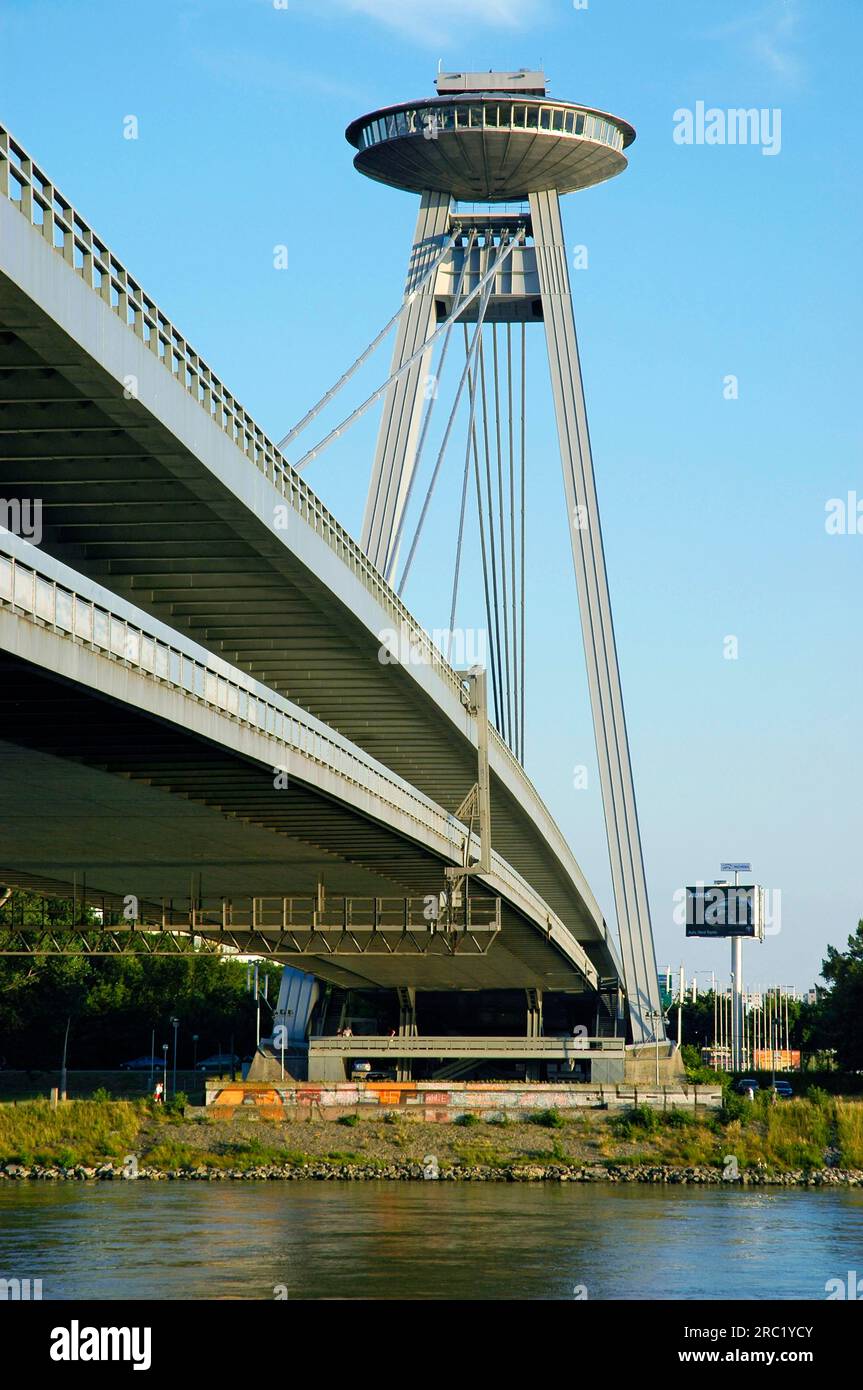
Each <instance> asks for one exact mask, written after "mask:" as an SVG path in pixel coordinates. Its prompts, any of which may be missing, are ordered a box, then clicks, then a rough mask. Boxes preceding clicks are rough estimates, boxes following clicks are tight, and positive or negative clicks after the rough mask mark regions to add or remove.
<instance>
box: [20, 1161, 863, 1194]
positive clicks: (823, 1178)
mask: <svg viewBox="0 0 863 1390" xmlns="http://www.w3.org/2000/svg"><path fill="white" fill-rule="evenodd" d="M432 1173H433V1174H434V1177H436V1178H437V1179H438V1180H439V1181H441V1182H558V1183H562V1182H572V1183H594V1182H602V1183H660V1184H671V1185H672V1186H673V1185H682V1186H689V1185H696V1186H699V1185H701V1186H711V1185H718V1186H722V1187H728V1186H735V1185H736V1186H738V1187H771V1186H772V1187H807V1188H811V1187H863V1171H860V1170H855V1169H849V1170H844V1169H837V1168H821V1169H816V1170H814V1171H806V1170H804V1169H799V1170H797V1171H793V1172H787V1173H775V1172H769V1171H764V1172H761V1171H759V1170H757V1169H750V1170H748V1171H746V1172H742V1171H738V1172H737V1173H736V1174H735V1173H731V1172H727V1171H726V1170H724V1169H723V1170H720V1169H718V1168H680V1167H673V1166H670V1165H663V1166H661V1167H657V1166H655V1165H653V1164H639V1165H636V1166H633V1167H619V1166H618V1165H616V1164H614V1163H609V1164H608V1165H598V1166H594V1167H588V1168H580V1167H572V1166H562V1165H559V1164H554V1163H549V1164H527V1163H523V1164H513V1165H511V1166H508V1167H507V1166H503V1167H494V1168H489V1167H483V1166H481V1165H477V1166H474V1167H466V1166H465V1165H463V1164H459V1165H456V1166H454V1167H445V1166H440V1167H438V1168H437V1169H436V1170H435V1169H430V1168H429V1165H425V1166H424V1165H422V1164H419V1163H393V1164H387V1165H384V1164H380V1165H374V1166H370V1165H363V1164H354V1163H344V1162H339V1163H336V1162H325V1163H321V1162H315V1163H308V1164H305V1163H304V1164H296V1165H283V1166H281V1167H279V1166H267V1167H256V1168H245V1169H226V1168H208V1167H205V1166H203V1165H202V1166H199V1167H197V1168H193V1167H185V1168H176V1169H167V1170H166V1169H157V1168H138V1169H137V1171H135V1172H134V1173H130V1172H128V1171H126V1170H125V1168H124V1167H121V1166H117V1165H114V1164H110V1163H108V1164H100V1165H99V1166H98V1167H97V1168H87V1167H75V1168H71V1169H68V1168H42V1167H39V1166H34V1167H32V1168H24V1167H23V1166H20V1165H16V1164H7V1165H0V1181H3V1180H4V1179H5V1180H7V1181H13V1182H14V1181H22V1182H105V1181H108V1182H110V1181H120V1182H123V1181H129V1180H132V1179H133V1178H134V1180H135V1181H137V1182H231V1181H234V1182H262V1181H264V1182H266V1181H270V1182H274V1181H275V1182H279V1181H297V1180H300V1181H302V1180H307V1181H308V1180H311V1181H317V1182H321V1181H331V1180H334V1179H335V1180H339V1181H349V1182H382V1181H388V1182H393V1181H397V1182H405V1181H408V1182H412V1181H418V1180H419V1181H424V1180H426V1178H427V1176H431V1174H432Z"/></svg>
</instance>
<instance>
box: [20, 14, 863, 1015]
mask: <svg viewBox="0 0 863 1390" xmlns="http://www.w3.org/2000/svg"><path fill="white" fill-rule="evenodd" d="M861 53H863V8H861V5H860V3H859V0H724V3H723V4H721V5H717V4H716V3H715V0H661V3H658V0H654V3H650V0H588V4H587V6H586V7H584V6H579V5H578V4H573V3H570V0H421V2H420V0H289V3H288V4H287V6H285V7H282V6H281V5H280V4H279V0H276V4H273V3H271V0H149V3H147V4H146V5H140V4H139V5H126V4H117V3H116V0H110V2H109V0H90V3H87V4H86V5H84V4H80V3H79V4H75V3H71V4H70V3H54V2H53V0H38V2H37V3H30V2H29V0H4V4H3V6H2V9H0V120H2V121H3V122H5V123H6V124H7V125H8V126H9V127H10V129H11V130H12V131H13V133H14V134H15V135H16V137H17V138H18V139H19V140H20V141H21V142H22V143H23V144H24V145H25V146H26V147H27V148H28V149H29V150H30V151H31V153H32V155H33V157H34V158H35V159H36V161H37V162H38V163H40V164H41V166H42V167H43V168H44V170H45V171H46V172H47V173H48V174H49V175H50V177H52V178H53V180H54V181H55V183H56V185H57V187H58V188H59V189H61V190H62V191H63V192H64V193H65V195H66V196H67V197H69V198H70V199H71V200H72V201H73V202H74V203H75V205H76V206H77V207H78V208H79V209H80V211H81V212H82V213H83V214H84V215H85V216H86V217H87V218H88V219H89V220H90V222H91V223H92V224H93V225H94V226H95V228H96V229H97V230H98V232H99V234H100V235H101V236H102V237H104V238H105V239H106V240H107V241H108V242H109V244H110V245H111V246H112V248H113V249H114V251H115V252H116V253H117V254H118V255H119V256H120V258H121V259H122V260H123V261H124V262H125V264H126V265H127V266H128V267H129V269H130V270H131V271H132V272H133V273H134V274H135V275H136V276H137V277H139V278H140V279H141V281H142V283H143V284H144V286H145V288H146V289H147V291H148V293H149V294H151V295H152V296H153V297H154V298H155V299H156V300H157V302H158V303H159V304H160V305H161V307H162V308H163V309H164V310H165V312H167V313H168V314H169V315H170V316H171V318H172V319H173V321H174V322H175V323H176V324H177V325H178V327H179V328H180V329H181V330H182V331H183V332H184V333H186V334H187V335H188V338H189V340H190V341H191V343H192V344H193V345H194V346H195V347H196V348H197V349H198V350H199V351H200V353H201V354H202V356H204V357H205V358H206V359H207V360H208V361H209V362H210V364H211V365H212V366H213V368H214V369H215V370H216V371H217V372H218V373H219V374H220V375H221V376H222V378H223V379H224V380H225V381H226V383H227V385H228V386H229V387H230V389H231V390H233V391H234V393H235V394H236V395H237V397H238V398H239V399H240V400H241V401H243V403H244V404H245V405H246V406H247V408H248V409H249V410H250V411H251V412H252V414H253V415H254V416H255V417H256V418H257V419H258V420H259V421H260V423H261V424H262V425H263V427H264V428H265V429H266V430H267V431H268V433H269V434H270V435H271V436H272V437H275V438H280V437H281V435H282V434H283V433H284V432H285V431H286V430H287V428H288V427H289V426H290V425H291V424H293V423H294V422H295V421H296V420H297V419H298V418H299V417H300V416H301V415H302V414H303V413H304V411H305V409H306V408H307V407H308V406H309V405H310V404H311V403H312V402H313V401H314V400H315V399H317V397H318V396H319V395H320V394H321V393H322V392H323V391H324V390H325V389H326V388H327V387H328V386H330V385H331V384H332V383H333V381H334V380H335V378H336V377H337V376H338V375H339V374H340V372H341V370H342V369H343V367H344V366H346V365H347V364H348V362H349V361H350V360H352V358H353V357H354V356H355V355H356V354H357V353H358V352H359V351H361V349H362V348H364V347H365V346H366V344H367V343H368V342H369V341H370V340H371V338H372V337H373V336H374V334H375V333H376V332H377V331H378V329H379V328H380V327H381V326H382V325H383V323H384V322H385V320H386V319H387V318H388V317H389V316H390V314H391V313H392V312H393V311H394V309H395V307H396V306H397V303H398V300H399V296H400V293H401V285H402V281H403V274H404V265H405V258H406V254H407V248H408V245H409V240H410V236H411V232H412V229H413V223H414V218H415V215H416V200H415V198H414V197H412V196H411V195H409V194H404V193H399V192H396V191H394V190H390V189H387V188H384V187H382V186H380V185H377V184H374V183H371V182H369V181H367V180H365V179H363V178H361V177H359V176H358V175H357V174H356V173H355V172H354V170H353V169H352V167H351V150H350V149H349V147H348V146H347V144H346V143H345V140H344V136H343V131H344V127H345V126H346V125H347V123H348V121H349V120H351V119H352V118H353V117H355V116H357V115H359V114H361V113H363V112H365V111H368V110H370V109H372V108H374V107H376V106H379V105H386V104H389V103H393V102H398V101H402V100H408V99H410V98H412V97H418V96H423V95H428V94H431V93H432V92H433V79H434V75H435V72H436V71H437V68H438V64H439V63H442V65H443V68H444V69H445V70H446V69H459V68H477V69H479V68H490V67H494V68H506V69H509V68H519V67H522V66H528V67H536V66H540V65H541V66H543V67H544V69H545V71H546V72H547V74H548V77H549V81H550V84H551V93H552V95H554V96H559V97H568V98H571V99H572V100H575V101H578V102H582V103H584V104H587V105H594V106H598V107H600V108H604V109H606V110H609V111H613V112H615V113H617V114H619V115H621V116H624V117H625V118H626V119H627V120H629V121H631V122H632V124H633V125H635V127H636V128H637V130H638V139H637V141H636V143H635V145H634V146H633V147H632V149H631V151H630V167H629V169H628V170H627V171H626V173H625V174H624V175H623V176H622V177H621V178H618V179H615V180H613V181H612V182H610V183H608V184H606V185H604V186H602V187H600V188H597V189H592V190H588V191H586V192H584V193H581V194H576V195H573V196H571V197H569V198H567V199H566V200H565V202H564V217H565V225H566V230H567V238H568V241H569V242H570V244H571V246H572V247H573V248H574V247H575V246H576V245H585V246H587V248H588V252H589V268H588V269H586V270H578V271H574V272H573V288H574V294H575V302H576V314H577V321H578V328H579V334H580V342H581V349H582V357H583V366H584V374H585V382H586V389H587V393H588V406H589V413H590V420H591V430H592V437H593V444H594V455H595V464H596V471H597V479H598V487H599V495H600V504H601V509H602V514H603V522H604V528H605V542H606V553H607V561H608V569H609V576H610V582H611V588H612V598H613V602H614V609H615V622H616V630H617V640H618V648H619V653H620V660H621V667H622V673H623V680H624V695H625V700H626V706H627V716H628V722H629V730H630V741H631V745H632V752H633V761H634V767H635V773H636V785H637V791H638V797H639V807H640V817H641V826H642V838H643V842H644V851H645V858H646V863H647V872H648V881H649V886H650V895H651V904H652V911H653V920H654V926H655V931H656V937H657V952H658V957H659V961H660V964H661V965H664V964H666V963H671V964H673V965H674V966H676V965H677V964H678V963H679V961H680V960H681V958H684V957H685V960H686V964H687V969H688V971H689V972H690V973H691V972H692V971H697V972H698V974H699V977H700V979H702V980H704V978H705V973H706V974H708V975H709V972H710V971H711V970H716V972H717V974H718V975H719V976H720V977H721V978H726V977H727V973H728V959H727V957H728V952H727V948H726V947H725V946H722V947H718V946H717V947H712V946H711V945H709V944H708V943H705V942H689V943H686V942H684V940H683V939H682V932H681V929H680V927H678V926H676V925H675V924H674V922H673V920H672V908H673V895H674V892H675V889H677V888H678V887H679V886H681V885H683V884H685V883H687V882H693V881H695V880H696V879H699V878H704V879H707V880H711V879H712V878H714V877H716V876H718V873H719V864H720V860H722V859H726V858H731V859H736V858H740V859H745V860H751V861H752V863H753V865H754V869H755V877H756V878H757V879H758V880H759V881H760V882H761V883H763V884H764V885H765V886H766V887H767V888H768V889H769V890H770V891H771V893H772V894H775V892H776V891H777V890H778V891H779V892H780V893H781V923H780V925H781V930H780V931H779V932H778V933H777V934H775V935H773V936H771V937H770V938H769V939H768V941H767V943H766V944H765V945H764V946H761V947H757V946H752V947H750V948H748V951H747V965H748V975H749V978H750V979H751V981H752V982H753V983H755V982H760V983H768V982H774V983H783V984H794V985H797V986H798V987H801V988H802V987H806V986H808V985H809V984H811V983H813V982H814V980H815V978H816V976H817V974H818V970H819V966H820V962H821V959H822V957H823V954H824V949H825V947H826V944H827V943H828V941H832V942H835V943H844V940H845V937H846V936H847V934H848V933H849V932H850V931H851V930H852V929H853V928H854V926H855V925H856V922H857V920H858V918H859V917H861V916H863V851H862V850H861V841H863V836H861V814H860V789H861V782H863V751H862V750H863V739H861V730H860V697H861V655H860V653H861V643H863V633H861V621H860V611H861V603H860V595H861V574H863V519H861V522H860V533H859V534H839V535H833V534H828V531H827V529H826V525H825V522H826V518H827V513H826V511H825V508H826V506H827V504H828V502H829V501H830V499H833V498H846V497H847V495H848V493H849V492H857V493H858V494H859V496H860V498H861V500H863V468H861V444H863V424H861V410H860V404H861V390H860V323H861V320H863V305H861V284H860V280H861V276H860V262H861V246H860V241H861V225H863V219H861V207H860V183H861V167H860V166H861V160H860V154H859V143H858V142H859V126H860V119H859V118H860V113H861V95H860V93H861V82H860V72H859V68H860V58H861ZM698 102H704V103H705V105H706V107H708V108H710V107H715V108H719V109H720V110H727V109H730V108H737V107H747V108H749V107H755V108H758V109H759V110H762V109H763V110H764V111H765V112H768V113H770V119H771V121H772V122H773V125H772V127H771V129H773V131H774V133H775V129H776V127H775V117H774V116H773V114H772V113H774V112H775V111H776V110H778V111H780V112H781V147H780V148H779V149H778V152H777V153H775V154H765V153H763V150H762V148H761V147H758V146H742V145H734V146H732V145H728V144H724V145H723V144H714V145H711V144H692V145H684V144H680V143H677V142H676V141H675V138H674V131H675V119H674V118H675V112H677V111H679V110H681V109H686V110H691V111H694V110H695V109H696V104H697V103H698ZM129 116H134V117H136V118H137V122H138V138H137V139H135V140H130V139H126V138H124V121H125V120H126V118H127V117H129ZM125 129H127V130H128V124H126V126H125ZM279 245H285V246H286V247H287V248H288V267H287V270H277V269H276V268H275V266H274V252H273V248H274V247H275V246H279ZM389 350H390V344H389V343H388V344H387V345H386V347H385V349H384V350H383V355H381V356H377V357H376V358H375V359H374V361H373V363H372V364H371V366H370V367H369V368H368V369H366V371H365V372H364V374H363V375H362V376H361V377H360V378H358V380H357V383H356V388H355V389H354V388H351V394H350V395H349V397H348V398H347V399H346V401H345V409H344V413H347V410H348V409H349V408H350V407H351V406H353V405H354V404H356V403H357V402H358V401H359V399H360V398H361V396H360V392H361V391H362V387H363V386H364V385H365V386H367V387H368V389H369V390H371V389H372V388H373V387H375V386H377V385H378V384H380V381H381V380H382V379H383V376H384V374H385V371H386V367H387V363H388V355H389ZM543 367H544V346H543V343H542V338H541V330H539V329H537V330H535V332H534V334H533V335H532V343H531V365H530V369H529V372H530V382H531V389H530V393H529V394H530V400H529V412H528V413H529V427H528V439H529V449H528V453H529V505H528V523H527V527H528V571H529V574H528V595H527V602H528V612H529V622H530V636H529V642H528V653H527V656H528V662H527V666H528V671H527V683H528V702H527V705H528V738H527V757H526V763H527V767H528V771H529V772H530V774H531V776H532V777H533V779H534V781H535V782H536V783H537V785H538V786H539V788H540V790H541V791H542V793H543V795H544V796H545V798H546V800H547V801H548V803H549V805H550V807H551V808H552V810H553V811H554V813H555V815H556V816H557V818H558V820H559V822H560V824H561V825H562V827H563V829H564V830H565V832H566V834H567V835H568V837H569V839H570V842H571V844H572V846H573V848H574V850H575V853H576V855H577V857H578V859H579V861H580V862H581V864H582V867H583V868H584V870H585V872H586V874H587V876H588V878H589V880H590V882H591V883H592V885H593V886H594V889H595V891H596V894H597V897H598V898H599V901H600V903H601V904H602V906H603V909H604V910H605V911H606V913H607V915H608V916H609V919H610V920H611V919H612V917H613V903H612V899H611V891H610V879H609V873H608V867H607V856H606V851H605V843H604V829H603V824H602V814H601V805H600V799H599V788H598V783H597V777H596V771H595V759H594V754H593V736H592V727H591V722H590V716H589V708H588V700H587V691H586V682H585V677H584V669H583V658H582V654H581V639H580V629H579V623H578V615H577V610H576V599H575V588H574V581H573V579H572V566H571V559H570V555H569V549H568V544H569V543H568V538H567V533H566V518H565V510H564V505H563V495H562V488H561V482H560V467H559V463H558V458H557V451H556V438H555V433H554V428H553V421H552V417H551V411H550V401H549V397H548V391H547V388H546V387H545V386H544V383H543ZM732 375H733V376H735V377H736V378H737V379H738V384H739V395H738V398H737V399H726V394H727V391H726V386H725V383H726V378H728V377H729V376H732ZM336 419H337V416H336V414H334V413H333V412H330V413H329V414H328V415H327V417H326V418H325V420H324V422H323V423H324V424H329V423H335V422H336ZM373 438H374V422H373V421H371V420H369V421H368V423H364V424H363V426H362V427H360V428H359V429H358V431H357V432H352V433H351V434H349V435H348V436H347V437H346V438H345V439H344V441H342V442H340V443H339V444H338V445H337V446H336V447H334V448H333V449H332V450H331V451H330V452H328V453H326V454H325V455H324V456H323V457H322V458H321V459H320V460H319V461H317V462H316V463H315V464H314V465H313V466H312V467H311V468H310V469H309V470H308V472H307V477H308V479H309V481H310V482H311V484H312V485H313V486H314V487H315V488H317V489H318V491H319V492H320V493H321V495H322V497H323V498H324V499H325V501H326V502H327V503H328V505H329V506H331V507H332V509H333V510H334V511H335V512H336V514H337V515H338V516H339V517H340V518H341V519H342V520H343V521H344V522H345V524H346V525H348V527H349V528H350V529H352V530H353V531H354V532H357V531H358V529H359V522H360V517H361V513H362V501H363V497H364V493H365V488H366V486H367V481H368V472H369V466H370V452H371V448H372V445H373ZM462 440H463V435H461V436H458V437H457V443H456V445H455V446H454V449H453V455H452V459H451V460H448V466H447V471H446V474H445V477H444V479H443V481H442V485H441V493H440V505H439V506H438V507H436V509H435V511H434V513H433V515H432V518H431V523H430V527H429V532H428V535H427V536H426V538H425V540H424V543H423V548H422V551H421V553H420V561H419V562H418V567H417V570H416V572H415V574H414V575H413V576H412V579H411V584H410V587H409V589H408V590H407V593H406V597H407V599H408V602H409V603H410V605H411V606H412V607H413V608H414V610H415V611H416V612H417V614H418V615H419V616H420V617H421V618H422V619H423V621H425V622H426V624H427V625H428V626H429V627H445V626H446V625H447V621H448V606H449V601H448V588H449V583H450V578H449V576H450V573H451V568H452V556H453V550H454V526H455V522H456V518H457V493H458V489H459V485H460V483H459V473H460V467H461V464H460V461H459V457H460V455H461V450H462V448H463V444H462ZM308 442H309V443H313V442H314V440H312V439H310V440H309V441H308ZM849 529H850V528H849ZM472 555H473V556H474V557H475V551H472ZM442 576H443V578H442ZM476 581H477V573H476V566H475V563H472V562H470V561H469V562H468V566H467V573H466V577H465V591H464V601H463V603H462V605H461V606H460V609H459V622H460V624H462V625H471V624H476V625H483V616H482V608H481V606H480V603H479V590H478V587H477V582H476ZM728 637H734V638H736V639H737V657H736V659H734V660H729V659H726V656H725V653H726V651H727V650H728V644H727V642H726V639H727V638H728ZM577 764H585V765H587V767H588V786H587V788H586V789H576V788H575V786H574V783H573V769H574V767H575V766H576V765H577Z"/></svg>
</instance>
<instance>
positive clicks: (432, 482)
mask: <svg viewBox="0 0 863 1390" xmlns="http://www.w3.org/2000/svg"><path fill="white" fill-rule="evenodd" d="M498 259H499V258H498ZM493 284H494V281H493V280H490V281H489V283H488V287H487V289H486V291H485V293H484V294H483V297H482V299H481V300H480V306H479V312H478V314H477V321H476V329H475V331H474V335H473V338H472V340H471V345H470V355H469V357H468V360H467V362H465V366H464V371H463V372H462V374H461V378H460V380H459V384H458V389H457V390H456V393H455V400H454V401H453V404H452V410H451V411H450V413H449V419H448V420H447V423H446V429H445V430H444V436H443V439H442V440H441V446H440V449H439V450H438V456H437V459H436V460H435V466H434V469H433V471H432V475H431V478H430V480H429V485H428V488H427V490H426V495H425V501H424V502H423V506H422V511H421V512H420V515H419V520H418V521H417V525H416V530H415V531H414V537H413V540H412V541H411V548H410V550H409V551H408V558H407V560H406V561H405V567H404V569H403V570H402V577H401V581H400V582H399V587H398V594H399V597H401V595H402V594H403V593H404V588H405V584H406V583H407V579H408V575H409V574H410V571H411V565H412V564H413V561H414V556H415V555H416V552H417V546H418V544H419V539H420V536H421V534H422V529H423V526H424V525H425V519H426V516H427V515H428V509H429V504H430V502H431V499H432V493H433V492H434V489H435V484H436V483H437V480H438V474H439V473H440V470H441V464H442V463H443V461H444V455H445V454H446V450H447V445H448V444H449V437H450V434H451V433H452V427H453V424H454V423H455V417H456V413H457V411H458V407H459V402H460V401H461V394H462V391H463V390H464V386H465V382H466V381H467V373H468V369H469V367H470V363H471V362H472V360H473V354H474V352H475V351H476V345H477V343H478V342H481V341H482V323H483V319H484V318H485V308H486V305H487V304H488V301H489V296H490V295H491V291H492V285H493ZM465 304H467V300H465Z"/></svg>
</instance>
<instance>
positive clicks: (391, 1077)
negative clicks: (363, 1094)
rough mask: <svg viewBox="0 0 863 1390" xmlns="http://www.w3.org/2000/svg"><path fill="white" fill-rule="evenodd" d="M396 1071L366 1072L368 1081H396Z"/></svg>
mask: <svg viewBox="0 0 863 1390" xmlns="http://www.w3.org/2000/svg"><path fill="white" fill-rule="evenodd" d="M395 1079H396V1074H395V1072H394V1071H369V1072H366V1081H395Z"/></svg>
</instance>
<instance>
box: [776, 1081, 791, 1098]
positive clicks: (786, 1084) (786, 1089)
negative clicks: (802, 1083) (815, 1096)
mask: <svg viewBox="0 0 863 1390" xmlns="http://www.w3.org/2000/svg"><path fill="white" fill-rule="evenodd" d="M771 1089H772V1090H774V1091H775V1092H776V1094H777V1096H781V1097H782V1099H783V1100H791V1098H792V1096H793V1095H794V1091H793V1089H792V1087H791V1082H790V1081H774V1083H773V1086H772V1087H771Z"/></svg>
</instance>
